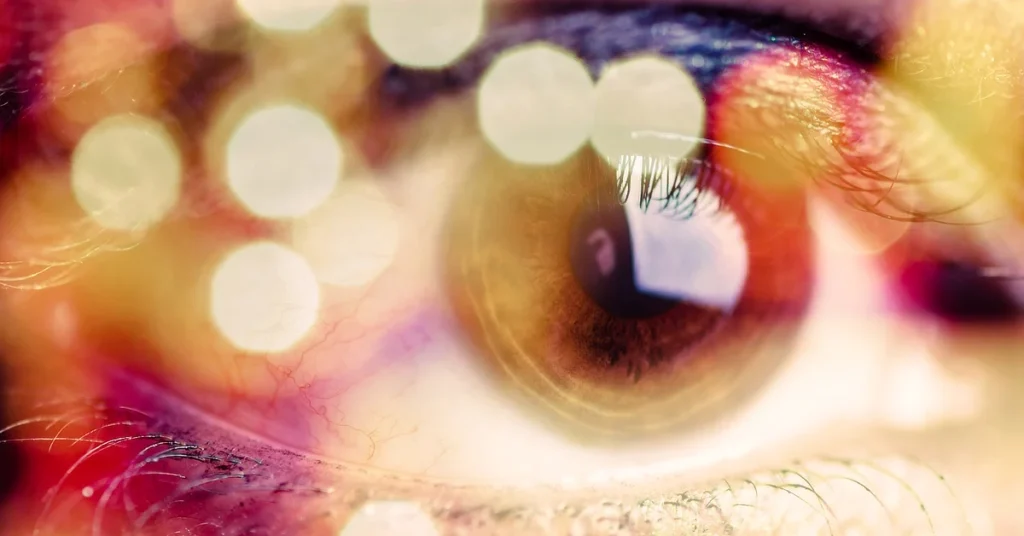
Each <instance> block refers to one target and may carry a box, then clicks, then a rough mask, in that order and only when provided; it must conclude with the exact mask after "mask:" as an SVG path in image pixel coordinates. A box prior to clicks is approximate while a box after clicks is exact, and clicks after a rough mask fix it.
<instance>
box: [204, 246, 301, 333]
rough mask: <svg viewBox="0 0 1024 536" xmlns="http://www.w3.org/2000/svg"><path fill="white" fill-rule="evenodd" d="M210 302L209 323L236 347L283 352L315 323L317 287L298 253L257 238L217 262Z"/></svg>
mask: <svg viewBox="0 0 1024 536" xmlns="http://www.w3.org/2000/svg"><path fill="white" fill-rule="evenodd" d="M210 301H211V314H212V315H213V322H214V324H215V325H216V326H217V329H219V330H220V332H221V334H222V335H223V336H224V337H225V338H226V339H227V340H228V341H230V342H231V344H233V345H234V346H235V347H236V348H238V349H239V350H244V351H248V352H283V351H285V350H287V349H289V348H291V347H292V346H294V345H295V344H296V343H298V342H299V341H300V340H301V339H302V338H303V337H304V336H305V335H306V334H307V333H308V332H309V330H310V329H311V328H312V327H313V325H314V324H315V323H316V321H317V317H318V315H319V308H320V287H319V286H318V285H317V282H316V277H315V276H314V275H313V271H312V269H311V268H310V266H309V263H307V262H306V260H305V259H303V258H302V257H301V256H300V255H298V254H297V253H295V252H293V251H292V250H290V249H288V248H286V247H284V246H281V245H278V244H275V243H272V242H257V243H253V244H249V245H246V246H243V247H241V248H239V249H238V250H236V251H234V252H232V253H231V254H230V255H228V256H227V257H226V258H225V259H224V260H223V261H222V262H221V264H220V266H218V267H217V270H216V272H215V273H214V276H213V280H212V282H211V294H210Z"/></svg>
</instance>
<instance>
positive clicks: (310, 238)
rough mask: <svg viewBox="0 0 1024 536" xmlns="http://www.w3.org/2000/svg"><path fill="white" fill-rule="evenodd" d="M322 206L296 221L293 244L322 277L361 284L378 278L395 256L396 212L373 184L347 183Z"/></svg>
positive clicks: (339, 283)
mask: <svg viewBox="0 0 1024 536" xmlns="http://www.w3.org/2000/svg"><path fill="white" fill-rule="evenodd" d="M339 190H340V191H339V192H338V194H336V195H335V196H333V197H332V198H331V199H330V200H328V201H327V203H325V204H324V205H323V206H321V207H320V208H319V209H317V210H316V211H315V212H313V213H312V214H310V215H309V216H307V217H305V218H303V219H301V220H299V221H297V222H296V223H295V226H294V228H293V231H292V241H293V246H294V247H295V249H296V251H298V252H299V253H301V254H302V255H303V256H304V257H305V258H306V259H308V260H309V262H310V264H311V265H312V266H313V271H314V272H315V273H316V274H317V277H318V278H319V279H320V281H322V282H325V283H329V284H332V285H337V286H343V287H356V286H362V285H366V284H368V283H370V282H371V281H373V280H374V279H376V278H377V276H379V275H380V274H381V272H383V271H384V270H385V269H387V267H388V266H390V265H391V263H392V261H393V260H394V258H395V252H396V251H397V250H398V242H399V225H398V219H397V218H396V214H395V210H394V208H393V207H392V205H391V203H390V202H388V200H387V199H385V197H384V195H383V194H382V193H381V192H380V190H379V189H378V188H376V187H375V186H374V185H373V184H372V183H369V182H348V183H346V184H345V185H344V186H343V187H342V188H340V189H339Z"/></svg>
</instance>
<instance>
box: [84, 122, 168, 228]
mask: <svg viewBox="0 0 1024 536" xmlns="http://www.w3.org/2000/svg"><path fill="white" fill-rule="evenodd" d="M181 173H182V165H181V155H180V154H179V152H178V148H177V146H176V145H175V143H174V140H173V139H172V138H171V136H170V134H168V133H167V131H166V130H165V129H164V127H163V126H162V125H161V124H160V123H158V122H156V121H154V120H152V119H147V118H144V117H141V116H134V115H122V116H115V117H111V118H108V119H105V120H103V121H101V122H100V123H97V124H96V125H95V126H93V127H92V128H91V129H90V130H89V131H88V132H87V133H86V135H85V136H83V137H82V139H81V140H80V141H79V143H78V145H77V146H76V147H75V150H74V153H73V154H72V157H71V186H72V190H73V191H74V195H75V199H76V200H77V201H78V204H79V206H81V207H82V209H83V210H85V212H87V213H88V214H89V216H91V217H92V219H93V220H95V221H96V222H97V223H99V224H100V225H102V226H103V227H106V228H108V229H118V230H141V229H145V228H147V227H149V226H151V225H153V224H154V223H156V222H158V221H159V220H161V219H162V218H163V217H164V216H166V215H167V213H168V212H170V210H171V209H172V208H173V207H174V206H175V204H177V202H178V198H179V196H180V194H181Z"/></svg>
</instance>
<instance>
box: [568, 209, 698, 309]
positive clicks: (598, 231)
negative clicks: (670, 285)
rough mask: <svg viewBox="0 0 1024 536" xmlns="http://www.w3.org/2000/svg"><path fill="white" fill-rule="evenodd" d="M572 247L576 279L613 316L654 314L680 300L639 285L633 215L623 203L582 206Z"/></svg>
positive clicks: (571, 252)
mask: <svg viewBox="0 0 1024 536" xmlns="http://www.w3.org/2000/svg"><path fill="white" fill-rule="evenodd" d="M569 247H570V251H569V259H570V265H571V266H572V272H573V276H574V277H575V279H576V282H577V283H578V284H579V285H580V287H582V288H583V291H584V292H585V293H586V294H587V296H589V297H590V298H591V299H592V300H594V302H595V303H596V304H597V305H598V306H600V307H601V308H602V309H604V310H605V311H607V312H608V313H609V314H611V315H612V316H616V317H619V318H652V317H656V316H659V315H662V314H665V313H667V312H669V311H670V310H672V309H673V308H674V307H675V306H676V305H677V304H678V303H679V302H678V301H676V300H670V299H666V298H662V297H659V296H654V295H652V294H647V293H644V292H643V291H641V290H639V289H638V288H637V286H636V266H635V265H634V262H635V261H634V255H633V245H632V240H631V238H630V234H629V219H628V217H627V216H626V209H625V208H624V207H623V206H622V205H621V204H619V203H615V202H611V203H607V204H602V205H598V206H585V207H584V208H583V209H582V210H580V212H579V213H578V214H577V216H576V218H575V221H574V222H573V226H572V236H571V237H570V246H569Z"/></svg>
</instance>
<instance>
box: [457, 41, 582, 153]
mask: <svg viewBox="0 0 1024 536" xmlns="http://www.w3.org/2000/svg"><path fill="white" fill-rule="evenodd" d="M594 103H595V101H594V82H593V80H592V79H591V78H590V73H589V71H588V70H587V67H586V66H585V65H584V64H583V62H582V61H580V59H579V58H577V57H576V56H575V55H574V54H573V53H571V52H569V51H566V50H564V49H562V48H559V47H556V46H554V45H550V44H547V43H533V44H527V45H522V46H519V47H516V48H513V49H511V50H509V51H507V52H505V53H503V54H502V55H501V56H499V57H498V59H497V60H495V61H494V63H493V64H491V67H490V68H489V69H488V71H487V72H486V73H485V74H484V76H483V79H482V80H481V82H480V87H479V89H478V92H477V115H478V117H479V121H480V128H481V130H482V131H483V133H484V136H485V137H486V138H487V141H488V142H490V144H491V145H492V146H493V147H494V148H495V149H496V150H497V151H498V152H500V153H501V154H502V155H504V156H505V158H507V159H509V160H511V161H513V162H519V163H523V164H542V165H543V164H557V163H559V162H561V161H563V160H565V159H566V158H568V157H569V156H570V155H572V154H573V153H575V152H576V151H577V150H578V149H579V148H580V147H581V146H582V145H583V144H584V143H585V142H586V141H587V138H588V137H589V136H590V134H591V130H592V128H593V124H594Z"/></svg>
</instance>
